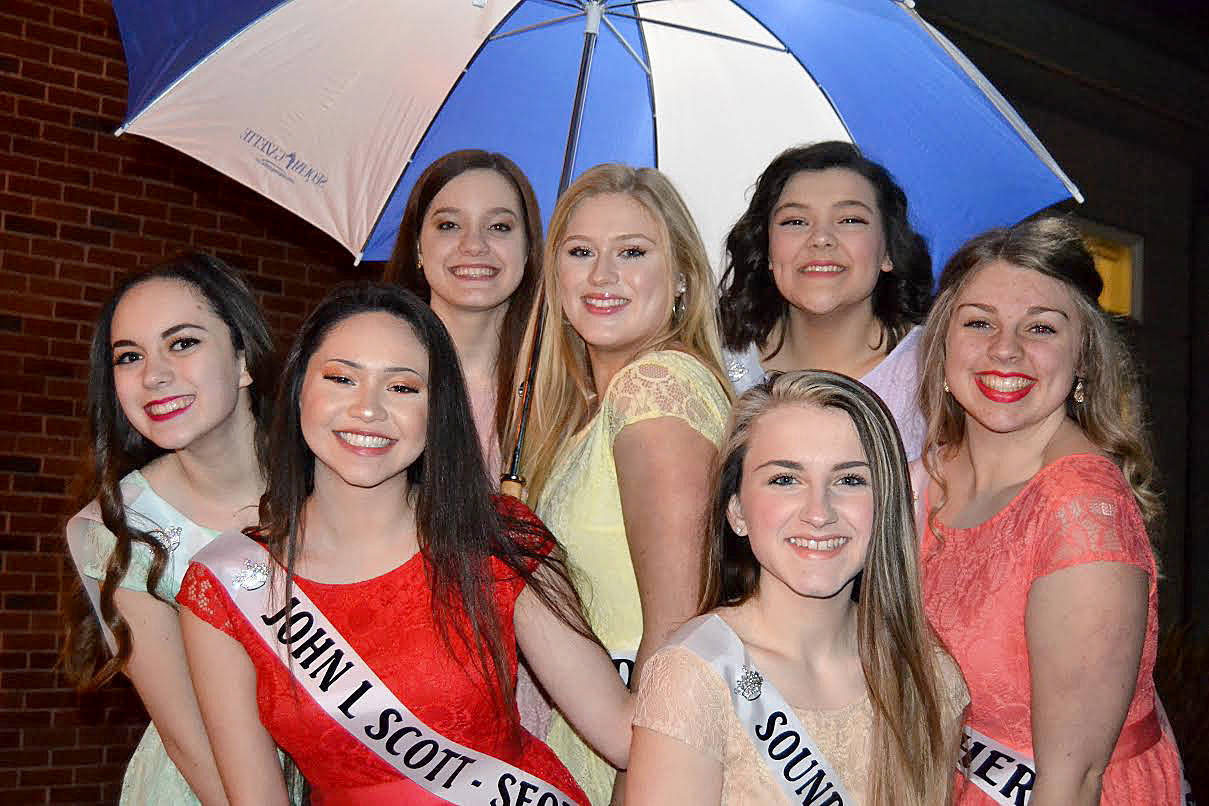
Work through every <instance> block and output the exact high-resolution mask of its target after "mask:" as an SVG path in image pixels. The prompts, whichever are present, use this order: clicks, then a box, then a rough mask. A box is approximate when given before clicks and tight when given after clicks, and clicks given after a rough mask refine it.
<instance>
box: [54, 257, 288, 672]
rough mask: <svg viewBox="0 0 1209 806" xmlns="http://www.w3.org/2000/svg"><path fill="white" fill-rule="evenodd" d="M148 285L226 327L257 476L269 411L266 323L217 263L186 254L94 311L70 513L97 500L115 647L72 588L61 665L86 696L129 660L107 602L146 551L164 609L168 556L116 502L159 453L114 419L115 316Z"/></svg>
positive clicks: (125, 629) (105, 614) (138, 277)
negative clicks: (250, 424) (187, 291)
mask: <svg viewBox="0 0 1209 806" xmlns="http://www.w3.org/2000/svg"><path fill="white" fill-rule="evenodd" d="M151 280H172V281H176V282H181V283H185V284H187V285H188V286H189V287H190V288H192V289H193V290H195V291H196V292H197V293H198V294H199V295H200V296H201V297H202V298H203V299H204V300H205V301H206V304H207V305H208V306H209V307H210V310H211V311H213V312H214V314H215V315H216V316H218V318H219V319H221V320H222V321H223V323H224V324H226V326H227V332H228V335H229V336H230V338H231V344H232V345H233V346H234V348H235V350H236V351H238V352H242V353H243V358H244V365H245V367H246V368H247V370H248V374H249V375H251V376H252V385H251V386H250V387H249V389H248V400H249V403H250V405H251V409H252V417H253V419H254V420H255V421H256V426H257V428H256V453H257V458H258V459H259V460H260V463H261V466H263V465H264V459H265V456H266V453H265V444H264V434H265V431H266V428H265V425H266V424H267V421H268V418H269V412H271V411H272V408H273V391H274V389H275V387H276V383H277V372H276V369H277V362H276V356H275V354H274V351H273V338H272V336H271V334H270V333H269V328H268V325H267V324H265V320H264V314H263V313H262V312H261V310H260V307H259V306H258V305H257V304H256V298H255V297H254V296H253V295H252V291H251V289H249V288H248V286H247V284H246V283H245V282H244V281H243V279H242V278H241V277H240V275H239V274H238V273H237V272H236V271H235V270H234V269H232V268H231V267H230V266H228V265H227V264H226V263H224V262H222V261H221V260H219V259H218V258H215V257H211V256H209V255H205V254H201V253H191V254H186V255H182V256H181V257H179V258H177V259H175V260H173V261H170V262H168V263H164V264H162V265H159V266H156V267H154V268H152V269H150V270H148V271H144V272H141V273H138V274H135V275H131V276H130V277H128V278H126V279H125V280H123V281H122V282H121V283H120V284H119V285H118V286H117V288H116V289H115V290H114V292H113V294H112V295H111V296H110V298H109V300H108V301H107V302H106V303H105V304H104V305H103V306H102V307H101V312H100V314H99V315H98V317H97V324H96V329H95V330H94V332H93V336H92V344H91V347H90V348H89V354H88V355H89V365H88V398H87V412H88V434H87V445H88V454H87V455H86V456H85V458H84V460H83V462H82V465H81V469H80V474H79V478H78V480H77V482H76V488H77V491H78V501H77V505H83V504H84V503H86V502H88V501H90V500H92V499H96V502H97V506H98V507H99V508H100V511H101V519H102V521H103V523H104V525H105V528H106V529H108V530H109V531H110V532H112V533H113V536H114V539H115V543H114V549H113V552H112V554H110V556H109V559H108V561H107V563H106V565H105V576H104V578H103V579H102V580H101V583H100V610H101V618H102V619H104V621H105V625H106V626H107V627H108V628H109V631H110V632H111V633H112V634H113V638H114V641H115V643H116V649H115V652H114V653H113V654H112V655H111V654H110V653H109V651H108V649H107V648H106V647H105V646H104V640H103V636H102V629H101V624H100V622H99V621H97V618H96V615H95V614H94V613H93V610H92V605H91V603H90V601H89V600H88V597H87V595H86V594H85V593H84V590H83V588H82V587H79V586H77V589H76V590H75V591H74V593H73V595H72V596H70V597H69V598H68V600H67V603H66V613H65V614H64V615H65V619H64V620H65V622H66V624H67V637H66V640H65V641H64V644H63V649H62V653H61V657H60V663H61V666H62V668H63V670H64V672H65V673H66V674H67V676H68V678H69V679H70V680H72V681H73V682H75V683H76V685H77V686H79V687H80V688H81V689H85V690H90V689H93V688H96V687H98V686H101V685H103V684H105V683H106V682H108V681H109V680H110V679H111V678H112V677H113V676H114V675H115V674H117V673H118V672H120V671H121V670H122V668H123V667H124V666H125V665H126V662H127V661H128V660H129V659H130V652H131V642H130V627H129V625H128V624H126V621H125V619H123V618H122V616H121V614H120V613H119V612H118V610H117V607H116V606H115V605H114V601H113V597H114V593H115V592H116V591H117V589H118V586H119V583H120V582H121V581H122V579H123V578H124V577H125V576H126V573H127V571H128V570H129V569H130V562H131V558H132V555H133V553H134V552H135V551H147V552H149V553H150V555H151V563H150V567H149V570H148V573H147V580H146V582H147V591H148V592H149V593H150V594H151V595H152V596H155V597H156V598H157V599H161V600H162V601H168V600H165V599H164V598H163V597H162V596H161V595H160V593H159V591H158V590H157V589H158V587H159V584H160V579H161V577H162V576H163V573H164V568H165V565H166V563H167V560H168V552H167V549H165V548H164V546H163V544H162V543H160V541H159V540H158V539H157V538H156V535H155V534H154V532H155V530H152V531H144V530H143V529H139V528H136V527H135V526H134V525H132V524H131V523H130V522H129V521H128V518H127V511H126V506H125V504H124V503H123V501H122V492H121V481H122V478H123V477H124V476H125V475H126V474H127V473H130V472H131V471H133V470H137V469H139V468H142V467H144V466H145V465H147V464H148V463H149V462H151V461H152V460H154V459H157V458H159V457H160V456H163V455H164V454H165V453H167V451H165V450H164V449H163V448H160V447H159V446H158V445H156V444H155V443H153V442H152V441H151V440H149V439H147V438H146V437H144V436H143V435H142V434H140V433H139V432H138V431H136V430H135V429H134V428H133V427H132V426H131V425H130V421H129V420H128V419H127V418H126V415H125V414H124V413H123V412H122V407H121V405H120V404H119V403H118V399H117V391H116V389H115V387H114V382H113V350H112V347H111V346H110V343H111V341H112V338H111V334H112V328H113V315H114V312H115V311H116V310H117V306H118V303H120V302H121V301H122V298H123V297H125V295H126V294H127V293H128V292H129V291H130V290H131V289H133V288H135V287H137V286H139V285H142V284H143V283H146V282H148V281H151ZM168 603H169V604H173V603H172V602H170V601H169V602H168Z"/></svg>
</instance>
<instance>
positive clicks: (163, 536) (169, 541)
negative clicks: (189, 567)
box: [152, 526, 184, 551]
mask: <svg viewBox="0 0 1209 806" xmlns="http://www.w3.org/2000/svg"><path fill="white" fill-rule="evenodd" d="M182 531H184V530H183V529H181V527H179V526H169V527H168V528H167V529H156V530H155V531H154V532H152V534H154V535H155V539H156V540H158V541H159V542H160V545H161V546H163V547H164V548H166V549H167V550H168V551H176V547H177V546H179V545H180V544H181V532H182Z"/></svg>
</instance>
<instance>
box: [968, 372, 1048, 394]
mask: <svg viewBox="0 0 1209 806" xmlns="http://www.w3.org/2000/svg"><path fill="white" fill-rule="evenodd" d="M978 380H980V381H982V385H983V386H989V387H990V388H992V389H994V390H995V391H996V392H1019V391H1020V390H1021V389H1024V388H1025V387H1028V386H1032V385H1033V384H1034V383H1036V381H1034V380H1033V379H1032V378H1023V377H1021V376H1019V375H1013V376H1011V377H1008V378H1004V377H1001V376H999V375H979V376H978Z"/></svg>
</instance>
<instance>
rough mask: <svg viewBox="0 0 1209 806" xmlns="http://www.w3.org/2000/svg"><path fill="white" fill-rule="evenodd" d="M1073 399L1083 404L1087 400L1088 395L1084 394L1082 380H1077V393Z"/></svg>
mask: <svg viewBox="0 0 1209 806" xmlns="http://www.w3.org/2000/svg"><path fill="white" fill-rule="evenodd" d="M1071 397H1073V398H1074V399H1075V402H1076V403H1082V402H1083V401H1084V400H1085V399H1086V395H1084V394H1083V379H1082V378H1075V392H1074V394H1073V395H1071Z"/></svg>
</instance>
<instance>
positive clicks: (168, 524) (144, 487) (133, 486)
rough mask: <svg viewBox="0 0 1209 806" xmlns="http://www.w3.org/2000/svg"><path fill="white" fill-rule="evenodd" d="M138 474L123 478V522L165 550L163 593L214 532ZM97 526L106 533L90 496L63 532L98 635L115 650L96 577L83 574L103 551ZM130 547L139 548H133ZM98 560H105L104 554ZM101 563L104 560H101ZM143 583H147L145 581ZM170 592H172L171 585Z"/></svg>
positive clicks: (174, 591)
mask: <svg viewBox="0 0 1209 806" xmlns="http://www.w3.org/2000/svg"><path fill="white" fill-rule="evenodd" d="M140 477H141V474H140V473H139V472H138V471H137V470H136V471H133V472H131V473H130V474H129V475H127V476H126V477H125V478H123V479H122V481H121V484H120V487H119V491H120V493H121V495H122V503H123V504H124V505H125V508H126V523H127V525H128V526H130V527H131V528H133V529H138V530H139V531H141V532H145V533H146V534H147V535H149V536H150V537H151V538H152V539H154V540H158V541H159V543H160V545H162V546H163V547H164V549H165V551H167V552H168V562H167V564H166V565H165V566H164V572H163V574H162V575H161V576H160V587H161V593H164V591H163V587H164V586H165V584H166V583H167V582H168V581H169V580H172V581H174V582H176V583H179V582H180V579H181V577H182V576H184V570H185V568H186V567H187V566H188V562H189V558H190V557H191V556H192V555H193V553H194V552H196V551H197V550H198V549H200V548H201V547H202V546H204V545H205V544H206V543H208V542H209V541H210V540H211V539H213V537H214V535H215V533H214V532H213V531H212V530H209V529H203V528H202V527H200V526H198V525H196V524H194V523H192V522H191V521H189V520H188V519H187V518H186V517H185V516H183V515H181V514H180V513H179V512H177V511H176V510H174V509H172V508H171V507H170V506H169V505H168V503H167V502H166V501H164V500H163V499H162V498H160V497H159V496H157V495H156V494H155V492H154V491H153V490H151V489H150V487H149V485H148V484H147V481H146V479H141V478H140ZM97 530H103V531H104V532H105V533H106V534H109V530H108V529H106V528H105V523H104V521H103V519H102V516H101V507H100V505H99V504H98V503H97V502H96V500H95V499H94V500H93V501H91V502H89V504H88V506H86V507H84V508H83V509H81V510H80V511H79V512H77V513H76V514H75V515H73V516H72V517H71V520H69V521H68V522H67V528H66V529H65V530H64V533H65V536H66V537H67V550H68V553H69V554H70V555H71V560H72V562H73V563H74V564H75V567H76V573H77V574H78V575H79V577H80V583H81V586H82V587H83V588H84V592H85V593H86V594H87V595H88V601H89V602H91V603H92V609H93V611H94V612H95V613H96V616H97V621H98V622H99V623H100V625H101V633H102V634H103V635H104V636H105V643H106V644H108V646H109V651H110V652H116V651H117V642H116V641H115V640H114V637H113V633H112V632H111V631H110V629H109V625H108V624H106V623H105V619H103V618H101V584H100V580H97V579H93V578H92V577H90V576H89V575H88V574H86V573H84V568H85V567H87V566H88V565H90V564H92V563H90V562H89V561H90V560H91V559H93V558H94V557H95V555H97V554H98V553H100V551H101V548H100V546H99V545H98V535H97ZM109 538H110V540H114V539H115V538H113V536H112V535H109ZM132 548H133V549H134V550H138V547H137V546H136V547H132ZM98 559H101V560H103V561H107V560H108V557H100V558H98ZM103 565H104V562H102V566H103ZM128 573H133V572H128ZM142 581H143V582H144V583H145V582H146V580H142ZM170 593H172V594H175V593H176V590H175V585H174V586H173V589H172V590H171V592H170Z"/></svg>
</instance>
